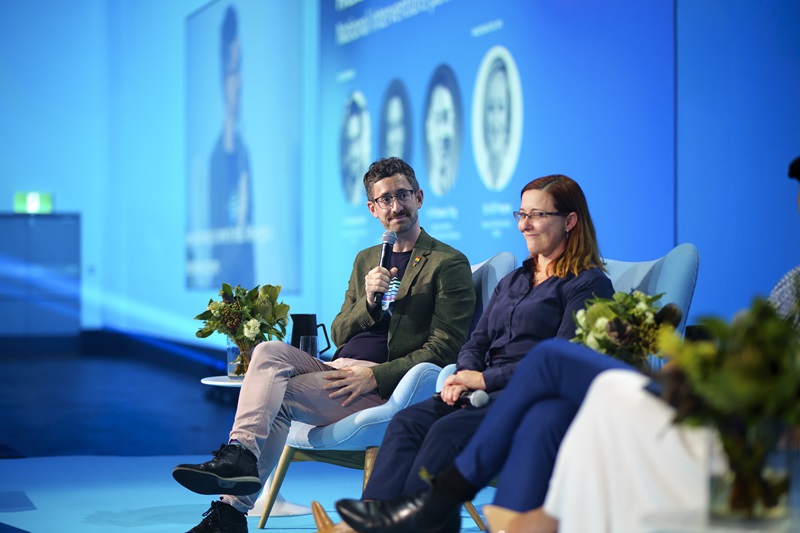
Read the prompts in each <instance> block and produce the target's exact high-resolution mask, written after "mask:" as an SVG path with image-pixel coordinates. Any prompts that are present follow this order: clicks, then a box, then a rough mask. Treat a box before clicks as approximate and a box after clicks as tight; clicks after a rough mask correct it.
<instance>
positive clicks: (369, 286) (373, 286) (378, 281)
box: [364, 266, 397, 309]
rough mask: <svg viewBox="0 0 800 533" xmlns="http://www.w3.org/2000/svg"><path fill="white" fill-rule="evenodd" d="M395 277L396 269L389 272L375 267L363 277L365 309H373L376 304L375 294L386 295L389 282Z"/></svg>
mask: <svg viewBox="0 0 800 533" xmlns="http://www.w3.org/2000/svg"><path fill="white" fill-rule="evenodd" d="M396 276H397V268H393V269H392V270H391V271H389V270H386V269H385V268H383V267H379V266H376V267H375V268H373V269H372V270H370V271H369V272H367V275H366V276H364V290H365V291H366V293H367V307H368V308H369V309H373V308H374V307H375V306H376V305H377V304H376V303H375V294H376V293H381V294H386V291H388V290H389V282H390V281H391V280H392V278H393V277H396Z"/></svg>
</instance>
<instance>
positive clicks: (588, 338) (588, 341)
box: [586, 333, 600, 350]
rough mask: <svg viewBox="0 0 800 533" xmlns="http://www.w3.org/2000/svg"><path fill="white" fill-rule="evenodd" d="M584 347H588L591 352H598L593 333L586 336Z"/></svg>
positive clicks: (598, 346)
mask: <svg viewBox="0 0 800 533" xmlns="http://www.w3.org/2000/svg"><path fill="white" fill-rule="evenodd" d="M586 346H588V347H589V348H591V349H592V350H600V344H599V343H598V342H597V339H596V338H595V336H594V333H589V334H588V335H587V336H586Z"/></svg>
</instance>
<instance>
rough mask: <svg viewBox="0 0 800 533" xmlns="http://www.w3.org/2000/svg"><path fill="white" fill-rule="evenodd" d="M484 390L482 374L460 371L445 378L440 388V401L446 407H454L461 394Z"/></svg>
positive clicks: (472, 371) (474, 371) (484, 384)
mask: <svg viewBox="0 0 800 533" xmlns="http://www.w3.org/2000/svg"><path fill="white" fill-rule="evenodd" d="M472 390H486V382H485V381H484V380H483V373H481V372H478V371H477V370H461V371H460V372H456V373H455V374H452V375H450V376H448V377H447V379H445V380H444V385H443V386H442V391H441V393H440V394H441V397H442V401H443V402H444V403H446V404H447V405H455V403H456V401H458V397H459V396H461V393H462V392H467V391H472Z"/></svg>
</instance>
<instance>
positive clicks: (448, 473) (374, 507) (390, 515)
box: [336, 467, 478, 533]
mask: <svg viewBox="0 0 800 533" xmlns="http://www.w3.org/2000/svg"><path fill="white" fill-rule="evenodd" d="M477 492H478V489H477V488H475V487H473V486H472V484H470V483H469V482H468V481H467V480H465V479H464V477H463V476H462V475H461V473H460V472H459V471H458V470H457V469H456V468H455V467H450V468H448V469H447V470H445V471H444V472H443V473H442V474H441V475H440V476H437V477H436V478H435V479H434V480H433V481H432V486H430V487H428V488H426V489H424V490H422V491H420V492H417V493H416V494H412V495H411V496H405V497H401V498H397V499H395V500H387V501H361V500H339V501H338V502H336V510H337V511H338V512H339V516H341V517H342V520H344V521H345V522H347V524H348V525H349V526H350V527H352V528H353V529H355V530H356V531H358V532H359V533H458V531H459V530H460V529H461V512H460V510H461V505H462V504H463V503H464V502H467V501H470V500H471V499H472V498H473V497H474V496H475V494H476V493H477Z"/></svg>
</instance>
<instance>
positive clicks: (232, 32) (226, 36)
mask: <svg viewBox="0 0 800 533" xmlns="http://www.w3.org/2000/svg"><path fill="white" fill-rule="evenodd" d="M238 26H239V24H238V22H237V19H236V9H234V7H233V6H228V9H226V10H225V19H224V20H223V21H222V42H221V45H222V46H221V52H222V79H223V81H224V80H225V75H226V74H227V72H228V67H229V66H230V63H231V44H233V41H235V40H236V37H237V35H238V33H239V30H238Z"/></svg>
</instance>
